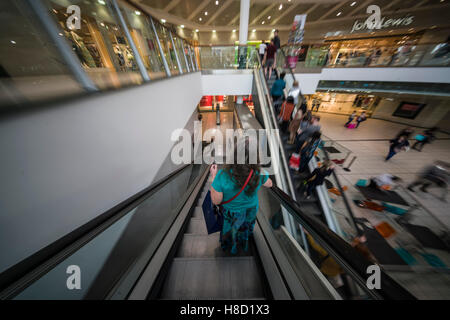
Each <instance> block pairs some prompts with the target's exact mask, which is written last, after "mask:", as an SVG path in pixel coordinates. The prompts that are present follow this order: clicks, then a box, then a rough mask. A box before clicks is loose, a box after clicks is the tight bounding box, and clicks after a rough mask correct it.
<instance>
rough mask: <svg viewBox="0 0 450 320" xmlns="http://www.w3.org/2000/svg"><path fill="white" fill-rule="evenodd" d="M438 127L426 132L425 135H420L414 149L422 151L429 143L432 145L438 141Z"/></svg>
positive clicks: (416, 137)
mask: <svg viewBox="0 0 450 320" xmlns="http://www.w3.org/2000/svg"><path fill="white" fill-rule="evenodd" d="M437 129H438V128H437V127H434V128H431V129H428V130H425V131H424V132H423V134H418V135H417V136H415V139H416V142H415V143H414V144H413V146H412V149H414V150H417V151H422V149H423V146H424V145H426V144H427V143H431V142H432V141H434V140H435V139H436V136H435V135H434V133H435V132H436V131H437Z"/></svg>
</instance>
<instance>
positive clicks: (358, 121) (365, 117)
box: [356, 111, 367, 128]
mask: <svg viewBox="0 0 450 320" xmlns="http://www.w3.org/2000/svg"><path fill="white" fill-rule="evenodd" d="M366 120H367V116H366V112H365V111H363V112H362V113H361V114H360V116H359V117H358V118H356V128H358V127H359V124H360V123H361V122H363V121H366Z"/></svg>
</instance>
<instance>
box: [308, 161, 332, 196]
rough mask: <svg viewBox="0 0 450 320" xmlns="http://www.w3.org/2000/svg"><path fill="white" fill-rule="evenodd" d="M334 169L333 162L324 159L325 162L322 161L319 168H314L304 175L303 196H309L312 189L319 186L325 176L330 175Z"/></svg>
mask: <svg viewBox="0 0 450 320" xmlns="http://www.w3.org/2000/svg"><path fill="white" fill-rule="evenodd" d="M333 170H334V163H333V162H331V161H329V160H325V162H324V163H323V166H321V167H320V168H316V169H314V171H313V172H311V174H310V175H309V176H308V177H306V179H305V180H306V192H305V196H306V199H309V198H310V197H311V194H312V191H313V190H314V188H315V187H317V186H320V185H322V184H323V182H324V181H325V178H326V177H328V176H330V175H331V174H332V173H333Z"/></svg>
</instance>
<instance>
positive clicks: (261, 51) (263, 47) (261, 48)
mask: <svg viewBox="0 0 450 320" xmlns="http://www.w3.org/2000/svg"><path fill="white" fill-rule="evenodd" d="M266 49H267V44H266V42H265V41H263V42H262V43H261V44H260V45H259V56H260V57H261V63H262V62H263V61H264V55H265V54H266Z"/></svg>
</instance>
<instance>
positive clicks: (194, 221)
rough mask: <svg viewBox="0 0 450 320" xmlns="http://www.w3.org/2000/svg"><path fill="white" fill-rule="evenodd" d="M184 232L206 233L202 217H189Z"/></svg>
mask: <svg viewBox="0 0 450 320" xmlns="http://www.w3.org/2000/svg"><path fill="white" fill-rule="evenodd" d="M186 233H192V234H206V235H207V234H208V231H207V230H206V224H205V219H204V218H191V221H190V222H189V225H188V227H187V230H186Z"/></svg>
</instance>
